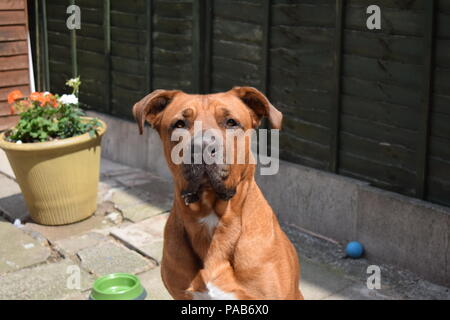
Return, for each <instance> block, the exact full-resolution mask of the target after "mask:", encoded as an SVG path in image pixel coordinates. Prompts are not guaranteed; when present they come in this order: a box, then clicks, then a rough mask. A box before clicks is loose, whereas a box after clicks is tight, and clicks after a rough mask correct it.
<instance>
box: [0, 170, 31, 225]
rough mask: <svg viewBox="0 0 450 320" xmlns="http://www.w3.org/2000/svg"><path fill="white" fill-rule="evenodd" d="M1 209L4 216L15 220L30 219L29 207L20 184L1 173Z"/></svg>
mask: <svg viewBox="0 0 450 320" xmlns="http://www.w3.org/2000/svg"><path fill="white" fill-rule="evenodd" d="M0 211H1V212H2V214H3V216H4V217H6V219H8V220H9V221H11V222H13V221H14V220H16V219H20V221H22V222H24V221H27V220H29V215H28V209H27V207H26V204H25V200H24V198H23V196H22V192H21V191H20V187H19V185H18V184H17V183H16V181H14V180H13V179H10V178H8V177H6V176H4V175H2V174H1V173H0Z"/></svg>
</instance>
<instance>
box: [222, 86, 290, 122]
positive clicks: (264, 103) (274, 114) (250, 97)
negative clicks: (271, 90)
mask: <svg viewBox="0 0 450 320" xmlns="http://www.w3.org/2000/svg"><path fill="white" fill-rule="evenodd" d="M231 92H232V93H233V94H235V95H236V96H237V97H238V98H239V99H241V100H242V101H243V102H244V103H245V104H246V105H247V106H248V107H249V108H250V109H251V110H253V112H254V113H255V115H256V125H255V126H258V125H259V124H260V122H261V119H262V118H263V117H267V118H268V119H269V122H270V124H271V126H272V128H274V129H281V123H282V120H283V114H282V113H281V112H280V111H278V110H277V109H276V108H275V107H274V106H273V105H272V104H271V103H270V101H269V100H268V99H267V97H266V96H265V95H264V94H263V93H262V92H260V91H259V90H257V89H255V88H252V87H234V88H233V89H231Z"/></svg>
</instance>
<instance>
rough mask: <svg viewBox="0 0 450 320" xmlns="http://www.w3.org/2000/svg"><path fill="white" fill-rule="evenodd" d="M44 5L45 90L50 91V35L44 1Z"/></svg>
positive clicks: (43, 2) (42, 2)
mask: <svg viewBox="0 0 450 320" xmlns="http://www.w3.org/2000/svg"><path fill="white" fill-rule="evenodd" d="M41 5H42V42H43V43H42V44H43V65H44V88H43V90H50V66H49V61H48V34H47V5H46V3H45V1H44V0H42V1H41Z"/></svg>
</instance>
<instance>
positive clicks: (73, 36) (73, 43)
mask: <svg viewBox="0 0 450 320" xmlns="http://www.w3.org/2000/svg"><path fill="white" fill-rule="evenodd" d="M74 4H75V0H70V5H74ZM70 57H71V60H72V77H73V78H75V77H77V76H78V62H77V31H76V30H75V29H72V30H70Z"/></svg>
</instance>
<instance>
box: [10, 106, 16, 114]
mask: <svg viewBox="0 0 450 320" xmlns="http://www.w3.org/2000/svg"><path fill="white" fill-rule="evenodd" d="M9 113H10V114H14V113H15V111H14V105H13V104H12V105H11V107H9Z"/></svg>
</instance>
